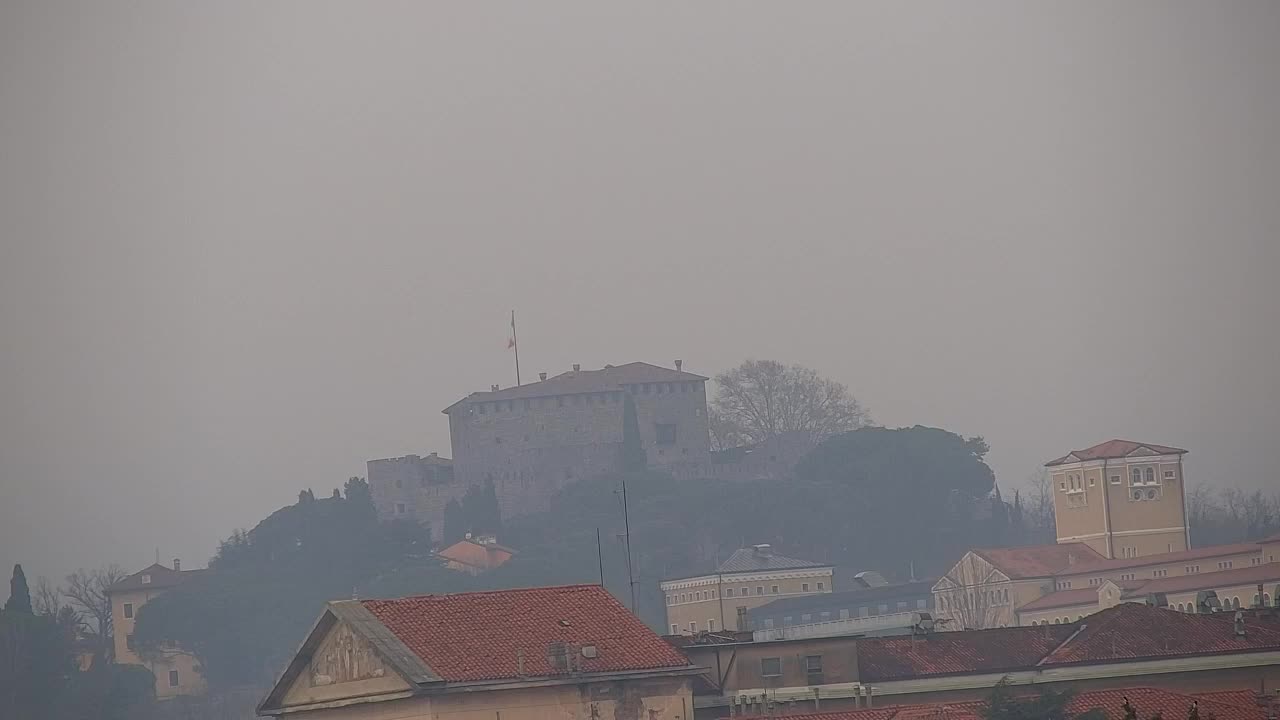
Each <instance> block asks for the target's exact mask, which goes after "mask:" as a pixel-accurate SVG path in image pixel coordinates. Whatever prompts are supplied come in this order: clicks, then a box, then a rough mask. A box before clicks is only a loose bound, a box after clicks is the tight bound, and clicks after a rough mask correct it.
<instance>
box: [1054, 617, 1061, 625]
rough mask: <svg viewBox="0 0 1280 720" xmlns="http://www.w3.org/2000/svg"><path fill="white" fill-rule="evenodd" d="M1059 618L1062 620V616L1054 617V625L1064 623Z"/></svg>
mask: <svg viewBox="0 0 1280 720" xmlns="http://www.w3.org/2000/svg"><path fill="white" fill-rule="evenodd" d="M1059 620H1060V618H1054V619H1053V624H1054V625H1061V624H1062V623H1061V622H1059Z"/></svg>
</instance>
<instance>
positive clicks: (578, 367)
mask: <svg viewBox="0 0 1280 720" xmlns="http://www.w3.org/2000/svg"><path fill="white" fill-rule="evenodd" d="M581 369H582V366H581V365H579V364H578V363H574V364H573V371H574V372H578V371H579V370H581Z"/></svg>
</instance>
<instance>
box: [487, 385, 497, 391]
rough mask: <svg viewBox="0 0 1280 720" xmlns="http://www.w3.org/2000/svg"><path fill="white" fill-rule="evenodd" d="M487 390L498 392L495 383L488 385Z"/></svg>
mask: <svg viewBox="0 0 1280 720" xmlns="http://www.w3.org/2000/svg"><path fill="white" fill-rule="evenodd" d="M489 392H498V386H497V385H490V386H489Z"/></svg>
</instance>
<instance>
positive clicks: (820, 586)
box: [818, 583, 826, 592]
mask: <svg viewBox="0 0 1280 720" xmlns="http://www.w3.org/2000/svg"><path fill="white" fill-rule="evenodd" d="M825 589H826V586H825V585H823V584H822V583H818V592H822V591H823V590H825Z"/></svg>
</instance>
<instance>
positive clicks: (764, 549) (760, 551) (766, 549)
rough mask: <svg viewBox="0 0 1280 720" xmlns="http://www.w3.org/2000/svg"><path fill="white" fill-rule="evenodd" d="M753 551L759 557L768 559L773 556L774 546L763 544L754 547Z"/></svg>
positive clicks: (752, 547)
mask: <svg viewBox="0 0 1280 720" xmlns="http://www.w3.org/2000/svg"><path fill="white" fill-rule="evenodd" d="M751 549H752V550H754V551H755V553H756V555H759V556H761V557H768V556H770V555H772V554H773V546H771V545H769V544H768V543H761V544H760V545H752V546H751Z"/></svg>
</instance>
